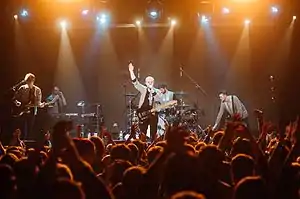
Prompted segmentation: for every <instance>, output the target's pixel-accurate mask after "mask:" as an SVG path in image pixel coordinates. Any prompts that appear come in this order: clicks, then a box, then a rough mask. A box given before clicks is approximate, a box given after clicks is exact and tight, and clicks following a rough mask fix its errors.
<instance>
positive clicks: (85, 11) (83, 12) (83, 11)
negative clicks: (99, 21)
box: [81, 10, 89, 15]
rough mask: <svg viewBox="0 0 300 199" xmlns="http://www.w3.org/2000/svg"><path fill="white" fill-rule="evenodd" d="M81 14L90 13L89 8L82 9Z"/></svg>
mask: <svg viewBox="0 0 300 199" xmlns="http://www.w3.org/2000/svg"><path fill="white" fill-rule="evenodd" d="M81 14H82V15H87V14H89V10H82V11H81Z"/></svg>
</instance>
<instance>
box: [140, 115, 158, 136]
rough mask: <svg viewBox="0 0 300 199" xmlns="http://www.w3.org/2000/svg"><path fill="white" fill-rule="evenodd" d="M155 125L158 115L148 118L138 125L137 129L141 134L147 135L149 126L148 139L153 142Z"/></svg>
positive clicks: (155, 131) (155, 130)
mask: <svg viewBox="0 0 300 199" xmlns="http://www.w3.org/2000/svg"><path fill="white" fill-rule="evenodd" d="M157 123H158V114H155V115H151V116H149V118H148V119H146V120H145V121H143V122H140V123H139V128H140V131H141V132H142V133H145V134H147V129H148V125H150V139H151V141H153V140H154V139H155V137H156V133H157Z"/></svg>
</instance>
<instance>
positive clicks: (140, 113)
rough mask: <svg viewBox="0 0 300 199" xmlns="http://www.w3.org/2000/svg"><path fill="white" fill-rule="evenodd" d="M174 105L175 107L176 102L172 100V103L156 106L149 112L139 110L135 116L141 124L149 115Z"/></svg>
mask: <svg viewBox="0 0 300 199" xmlns="http://www.w3.org/2000/svg"><path fill="white" fill-rule="evenodd" d="M175 105H177V101H176V100H172V101H169V102H167V103H165V104H162V105H158V106H156V107H155V108H152V109H150V110H142V109H139V110H137V116H138V118H139V121H140V122H143V121H145V120H146V119H148V118H149V117H150V115H151V114H154V113H156V112H159V111H160V110H161V109H166V108H170V107H172V106H175Z"/></svg>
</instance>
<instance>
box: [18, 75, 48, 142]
mask: <svg viewBox="0 0 300 199" xmlns="http://www.w3.org/2000/svg"><path fill="white" fill-rule="evenodd" d="M24 82H25V85H22V86H21V87H19V88H18V89H17V91H16V92H15V95H14V103H15V105H16V108H17V109H16V110H18V113H17V114H15V115H19V117H17V118H16V119H17V125H18V127H19V128H20V129H22V131H23V136H24V138H25V139H27V138H28V136H29V135H31V134H32V130H33V127H34V120H35V116H36V115H37V108H38V107H43V106H44V103H42V102H41V99H42V91H41V89H40V88H39V87H37V86H36V85H34V82H35V75H34V74H32V73H28V74H26V75H25V78H24Z"/></svg>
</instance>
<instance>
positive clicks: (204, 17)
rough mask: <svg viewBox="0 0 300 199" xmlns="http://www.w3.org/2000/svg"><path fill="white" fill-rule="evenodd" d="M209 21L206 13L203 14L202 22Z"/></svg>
mask: <svg viewBox="0 0 300 199" xmlns="http://www.w3.org/2000/svg"><path fill="white" fill-rule="evenodd" d="M208 21H209V19H208V17H207V16H205V15H202V16H201V22H202V23H207V22H208Z"/></svg>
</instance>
